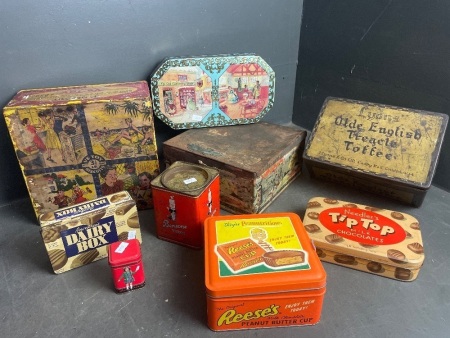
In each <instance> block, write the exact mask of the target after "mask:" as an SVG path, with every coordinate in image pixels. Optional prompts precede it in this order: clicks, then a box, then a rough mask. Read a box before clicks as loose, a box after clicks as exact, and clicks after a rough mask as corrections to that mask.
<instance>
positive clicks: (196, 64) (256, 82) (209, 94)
mask: <svg viewBox="0 0 450 338" xmlns="http://www.w3.org/2000/svg"><path fill="white" fill-rule="evenodd" d="M150 84H151V85H150V86H151V92H152V97H153V100H154V101H153V104H154V111H155V114H156V116H158V118H160V119H161V120H162V121H163V122H164V123H166V124H167V125H169V126H170V127H172V128H173V129H190V128H201V127H212V126H225V125H235V124H247V123H255V122H258V121H259V120H261V118H262V117H263V116H264V115H265V114H266V113H267V112H268V111H269V110H270V109H271V108H272V106H273V102H274V95H275V73H274V72H273V70H272V68H271V67H270V66H269V65H268V64H267V63H266V62H265V61H264V60H263V59H262V58H261V57H259V56H256V55H253V54H244V55H215V56H200V57H186V58H182V57H178V58H168V59H166V60H164V61H163V63H162V64H161V65H160V66H159V67H158V68H157V70H156V71H155V72H154V74H153V75H152V76H151V80H150Z"/></svg>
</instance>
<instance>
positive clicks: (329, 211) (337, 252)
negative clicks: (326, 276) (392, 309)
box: [303, 197, 425, 281]
mask: <svg viewBox="0 0 450 338" xmlns="http://www.w3.org/2000/svg"><path fill="white" fill-rule="evenodd" d="M303 221H304V224H305V229H306V231H307V232H308V233H309V237H310V238H311V239H312V240H313V241H314V245H315V246H316V251H317V253H318V255H319V257H320V259H321V260H323V261H325V262H330V263H334V264H338V265H342V266H346V267H349V268H352V269H356V270H361V271H365V272H369V273H372V274H376V275H380V276H385V277H389V278H393V279H397V280H401V281H413V280H414V279H416V278H417V276H418V273H419V270H420V268H421V266H422V264H423V262H424V259H425V255H424V249H423V243H422V235H421V232H420V224H419V221H418V220H417V219H416V218H414V217H413V216H411V215H408V214H406V213H403V212H398V211H392V210H386V209H379V208H374V207H371V206H366V205H362V204H356V203H349V202H344V201H339V200H335V199H331V198H324V197H315V198H312V199H311V200H310V201H309V202H308V207H307V209H306V213H305V217H304V218H303Z"/></svg>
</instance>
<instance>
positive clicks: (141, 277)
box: [108, 238, 145, 293]
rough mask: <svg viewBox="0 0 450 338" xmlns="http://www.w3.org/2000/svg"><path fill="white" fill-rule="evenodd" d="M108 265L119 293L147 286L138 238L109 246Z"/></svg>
mask: <svg viewBox="0 0 450 338" xmlns="http://www.w3.org/2000/svg"><path fill="white" fill-rule="evenodd" d="M108 263H109V266H110V267H111V274H112V278H113V282H114V287H115V289H116V291H117V292H119V293H121V292H126V291H131V290H134V289H139V288H141V287H143V286H144V285H145V272H144V265H143V264H142V252H141V244H140V243H139V241H138V240H137V239H136V238H133V239H127V240H125V241H120V242H114V243H111V244H110V245H109V246H108Z"/></svg>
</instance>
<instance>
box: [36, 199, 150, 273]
mask: <svg viewBox="0 0 450 338" xmlns="http://www.w3.org/2000/svg"><path fill="white" fill-rule="evenodd" d="M39 221H40V224H41V235H42V239H43V240H44V244H45V248H46V250H47V253H48V256H49V258H50V263H51V264H52V267H53V270H54V271H55V273H62V272H66V271H69V270H71V269H74V268H78V267H80V266H83V265H86V264H89V263H91V262H94V261H97V260H99V259H101V258H105V257H106V256H107V255H108V252H107V246H108V245H109V244H111V243H114V242H117V241H124V240H127V239H138V240H139V241H142V239H141V231H140V227H139V216H138V212H137V208H136V204H135V202H134V200H133V198H132V197H131V196H130V194H129V193H128V192H126V191H122V192H118V193H116V194H112V195H107V196H104V197H100V198H97V199H94V200H91V201H87V202H84V203H80V204H77V205H74V206H70V207H66V208H61V209H59V210H56V211H51V212H48V213H45V214H42V215H40V217H39Z"/></svg>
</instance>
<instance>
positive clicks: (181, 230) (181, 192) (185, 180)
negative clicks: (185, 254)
mask: <svg viewBox="0 0 450 338" xmlns="http://www.w3.org/2000/svg"><path fill="white" fill-rule="evenodd" d="M151 186H152V191H153V196H154V203H155V210H154V214H155V223H156V234H157V236H158V237H159V238H160V239H163V240H166V241H169V242H174V243H178V244H181V245H185V246H188V247H191V248H196V249H200V248H203V222H204V220H205V219H206V218H207V217H209V216H213V215H220V183H219V172H218V171H217V170H216V169H214V168H209V167H207V166H204V165H196V164H191V163H186V162H181V161H177V162H175V163H173V164H172V165H171V166H170V167H169V168H167V169H166V170H165V171H164V172H163V173H162V174H161V175H159V176H158V177H156V178H155V179H154V180H153V181H152V182H151Z"/></svg>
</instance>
